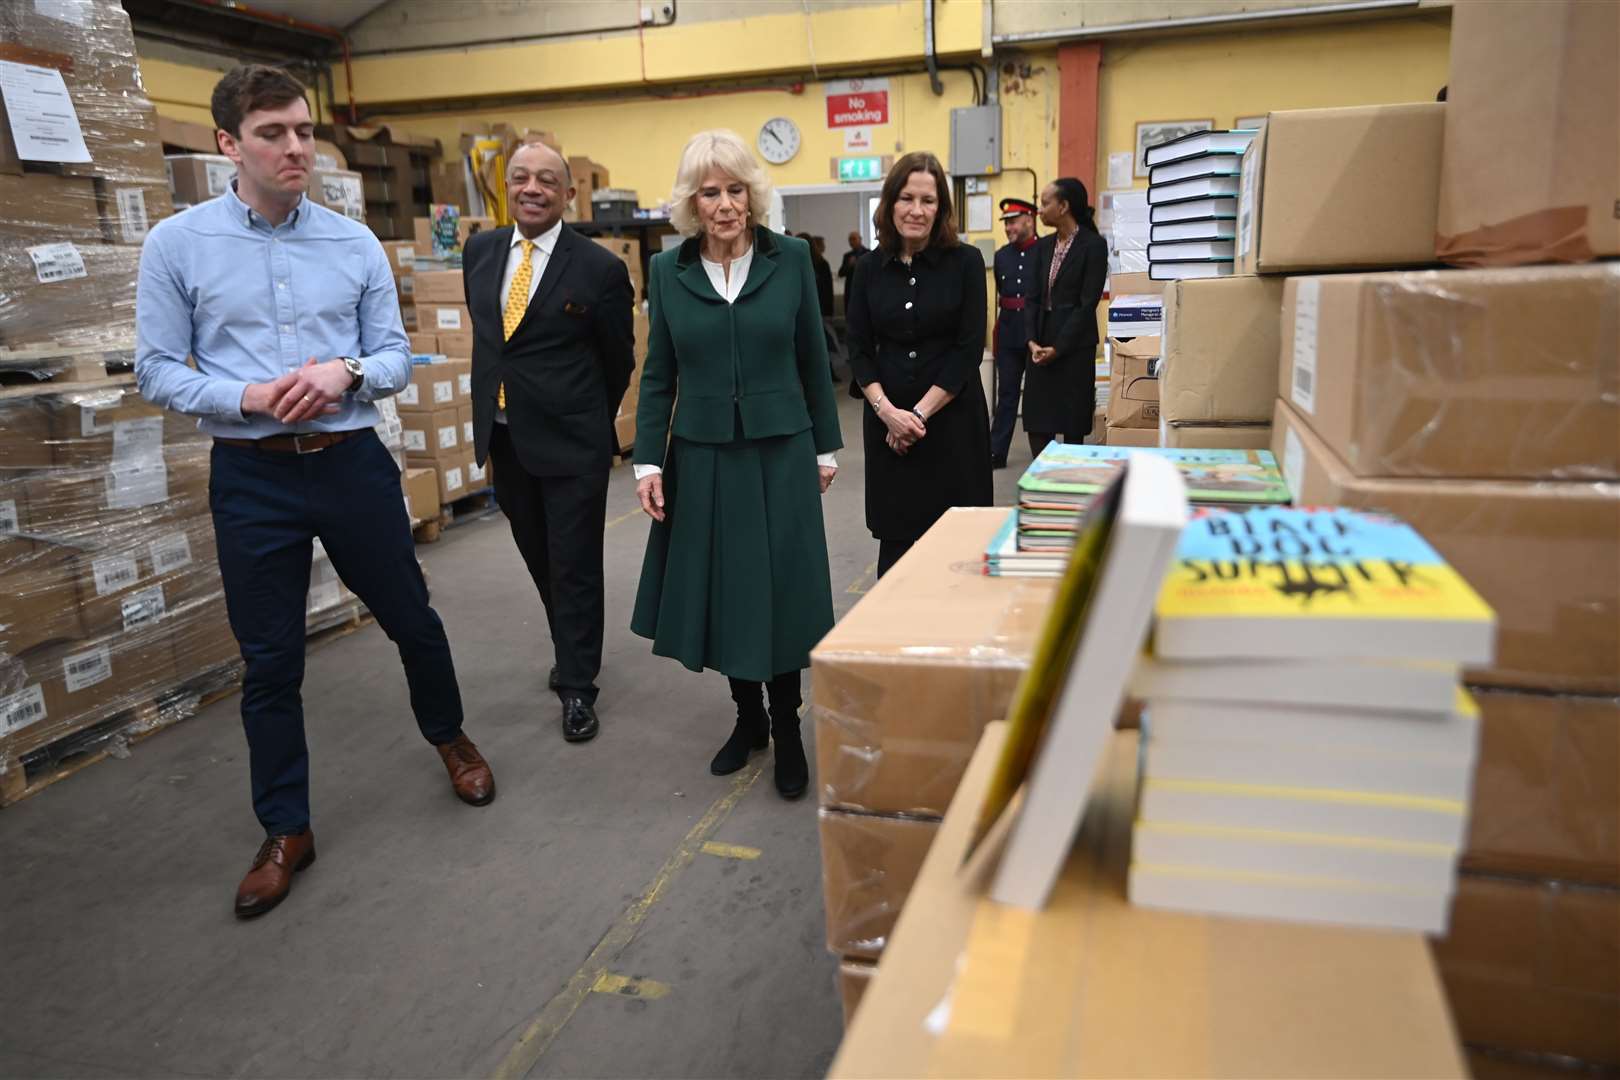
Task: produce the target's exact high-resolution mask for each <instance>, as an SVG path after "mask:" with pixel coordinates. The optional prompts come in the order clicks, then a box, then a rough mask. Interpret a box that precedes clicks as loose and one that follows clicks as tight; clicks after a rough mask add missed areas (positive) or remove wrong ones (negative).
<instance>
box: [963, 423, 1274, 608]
mask: <svg viewBox="0 0 1620 1080" xmlns="http://www.w3.org/2000/svg"><path fill="white" fill-rule="evenodd" d="M1132 454H1150V455H1153V456H1155V457H1162V458H1166V459H1168V460H1169V461H1170V463H1171V464H1172V465H1174V466H1175V467H1176V469H1177V470H1178V471H1179V472H1180V473H1181V475H1182V479H1183V480H1184V481H1185V483H1186V488H1187V497H1188V499H1189V500H1191V502H1192V505H1194V506H1228V507H1230V506H1267V505H1282V504H1284V503H1287V502H1288V499H1289V496H1288V484H1287V483H1286V482H1285V481H1284V480H1283V477H1282V473H1281V471H1279V470H1278V468H1277V462H1276V459H1275V458H1273V457H1272V456H1271V454H1270V453H1269V452H1268V451H1265V450H1168V449H1159V448H1154V447H1143V448H1139V449H1138V448H1131V447H1123V446H1086V445H1083V444H1080V443H1048V444H1047V447H1046V449H1044V450H1042V451H1041V453H1040V455H1039V456H1038V457H1036V459H1035V460H1034V461H1032V462H1031V463H1030V466H1029V468H1028V469H1027V470H1025V472H1024V475H1023V476H1022V477H1020V478H1019V480H1018V506H1017V507H1016V508H1015V509H1014V510H1013V511H1012V513H1011V514H1010V515H1009V516H1008V519H1007V523H1006V524H1004V525H1003V526H1002V528H1001V530H1000V532H998V533H997V534H996V536H995V538H994V539H993V540H992V541H991V542H990V544H989V546H988V547H987V548H986V549H985V553H984V570H985V573H987V574H990V575H991V576H995V577H1003V576H1025V577H1056V576H1057V575H1059V574H1061V573H1062V572H1063V565H1064V562H1065V560H1066V559H1067V557H1068V553H1069V550H1070V549H1071V548H1073V547H1074V538H1075V533H1076V531H1077V530H1078V529H1079V528H1080V526H1081V524H1082V522H1083V519H1084V517H1085V513H1086V510H1087V508H1088V507H1089V506H1090V504H1091V502H1092V500H1093V499H1095V498H1096V497H1097V494H1098V493H1099V492H1100V491H1102V490H1103V489H1104V488H1105V487H1107V486H1108V484H1109V482H1110V481H1112V480H1113V479H1114V478H1115V477H1116V476H1117V475H1118V474H1119V471H1120V470H1121V469H1122V468H1124V466H1125V462H1126V461H1127V460H1129V458H1130V456H1131V455H1132Z"/></svg>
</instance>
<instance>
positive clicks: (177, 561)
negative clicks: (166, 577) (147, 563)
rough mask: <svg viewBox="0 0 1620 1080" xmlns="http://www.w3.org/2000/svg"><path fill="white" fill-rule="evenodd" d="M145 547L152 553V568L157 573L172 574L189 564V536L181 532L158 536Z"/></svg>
mask: <svg viewBox="0 0 1620 1080" xmlns="http://www.w3.org/2000/svg"><path fill="white" fill-rule="evenodd" d="M147 547H148V550H149V551H151V553H152V569H153V570H155V571H156V572H157V573H159V574H172V573H173V572H174V571H176V570H179V569H181V568H182V567H186V566H190V565H191V537H189V536H187V535H186V534H185V533H183V532H177V533H171V534H170V535H168V536H160V537H158V538H157V539H156V540H153V541H152V542H151V544H149V545H148V546H147Z"/></svg>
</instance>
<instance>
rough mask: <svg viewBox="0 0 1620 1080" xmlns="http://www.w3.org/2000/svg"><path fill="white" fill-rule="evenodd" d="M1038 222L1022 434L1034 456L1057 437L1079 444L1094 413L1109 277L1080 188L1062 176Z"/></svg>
mask: <svg viewBox="0 0 1620 1080" xmlns="http://www.w3.org/2000/svg"><path fill="white" fill-rule="evenodd" d="M1041 221H1042V222H1044V223H1045V224H1047V225H1049V226H1051V228H1052V229H1053V230H1054V231H1053V232H1052V233H1051V234H1050V235H1047V236H1044V237H1042V238H1041V241H1040V244H1039V246H1038V247H1037V248H1036V249H1035V282H1034V292H1033V293H1032V295H1031V296H1030V300H1029V303H1028V304H1026V305H1025V308H1024V313H1025V318H1026V320H1027V321H1028V324H1029V367H1028V369H1027V370H1026V371H1025V373H1024V432H1025V433H1026V434H1027V435H1028V436H1029V452H1030V453H1031V454H1035V455H1038V454H1040V452H1041V450H1042V449H1044V448H1045V446H1046V444H1047V443H1049V442H1051V441H1052V440H1053V439H1055V438H1057V436H1059V435H1062V436H1063V438H1064V441H1066V442H1080V441H1081V440H1082V439H1084V438H1085V437H1086V436H1087V435H1090V434H1091V417H1092V414H1093V413H1094V412H1095V411H1096V408H1097V305H1098V304H1099V303H1100V302H1101V301H1102V293H1103V280H1104V279H1105V278H1106V277H1107V275H1108V241H1106V240H1104V239H1103V238H1102V235H1101V234H1100V233H1098V232H1097V226H1096V223H1095V221H1094V220H1093V218H1092V214H1091V206H1090V205H1089V204H1088V203H1087V201H1086V185H1084V184H1082V183H1081V182H1080V181H1078V180H1076V179H1074V178H1073V177H1067V176H1066V177H1064V178H1063V179H1061V180H1054V181H1052V182H1051V183H1050V184H1047V185H1046V188H1045V189H1044V190H1043V191H1042V192H1041Z"/></svg>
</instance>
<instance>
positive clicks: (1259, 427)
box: [1159, 422, 1271, 450]
mask: <svg viewBox="0 0 1620 1080" xmlns="http://www.w3.org/2000/svg"><path fill="white" fill-rule="evenodd" d="M1159 445H1160V446H1167V447H1171V448H1173V449H1178V450H1270V449H1271V425H1270V424H1171V423H1168V422H1166V423H1165V424H1164V425H1163V426H1162V427H1161V428H1160V429H1159Z"/></svg>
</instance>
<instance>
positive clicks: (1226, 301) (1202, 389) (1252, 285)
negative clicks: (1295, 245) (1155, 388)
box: [1159, 277, 1283, 424]
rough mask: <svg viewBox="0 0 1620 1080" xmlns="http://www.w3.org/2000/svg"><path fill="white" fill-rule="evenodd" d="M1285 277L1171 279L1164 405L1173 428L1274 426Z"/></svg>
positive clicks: (1167, 300) (1166, 311)
mask: <svg viewBox="0 0 1620 1080" xmlns="http://www.w3.org/2000/svg"><path fill="white" fill-rule="evenodd" d="M1282 302H1283V282H1282V280H1281V279H1280V278H1262V277H1234V278H1210V279H1207V280H1203V281H1176V282H1171V283H1170V284H1169V287H1168V288H1167V289H1166V290H1165V293H1164V364H1163V368H1164V370H1163V372H1162V374H1161V376H1160V378H1161V381H1162V386H1161V388H1160V398H1159V405H1160V411H1161V412H1162V413H1163V415H1164V418H1165V419H1166V420H1168V421H1170V422H1171V423H1172V424H1176V423H1182V424H1211V423H1232V422H1243V423H1252V424H1265V423H1270V422H1271V403H1272V401H1273V400H1275V398H1276V396H1277V350H1278V348H1279V342H1278V336H1277V327H1278V321H1279V319H1280V318H1281V315H1282Z"/></svg>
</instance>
